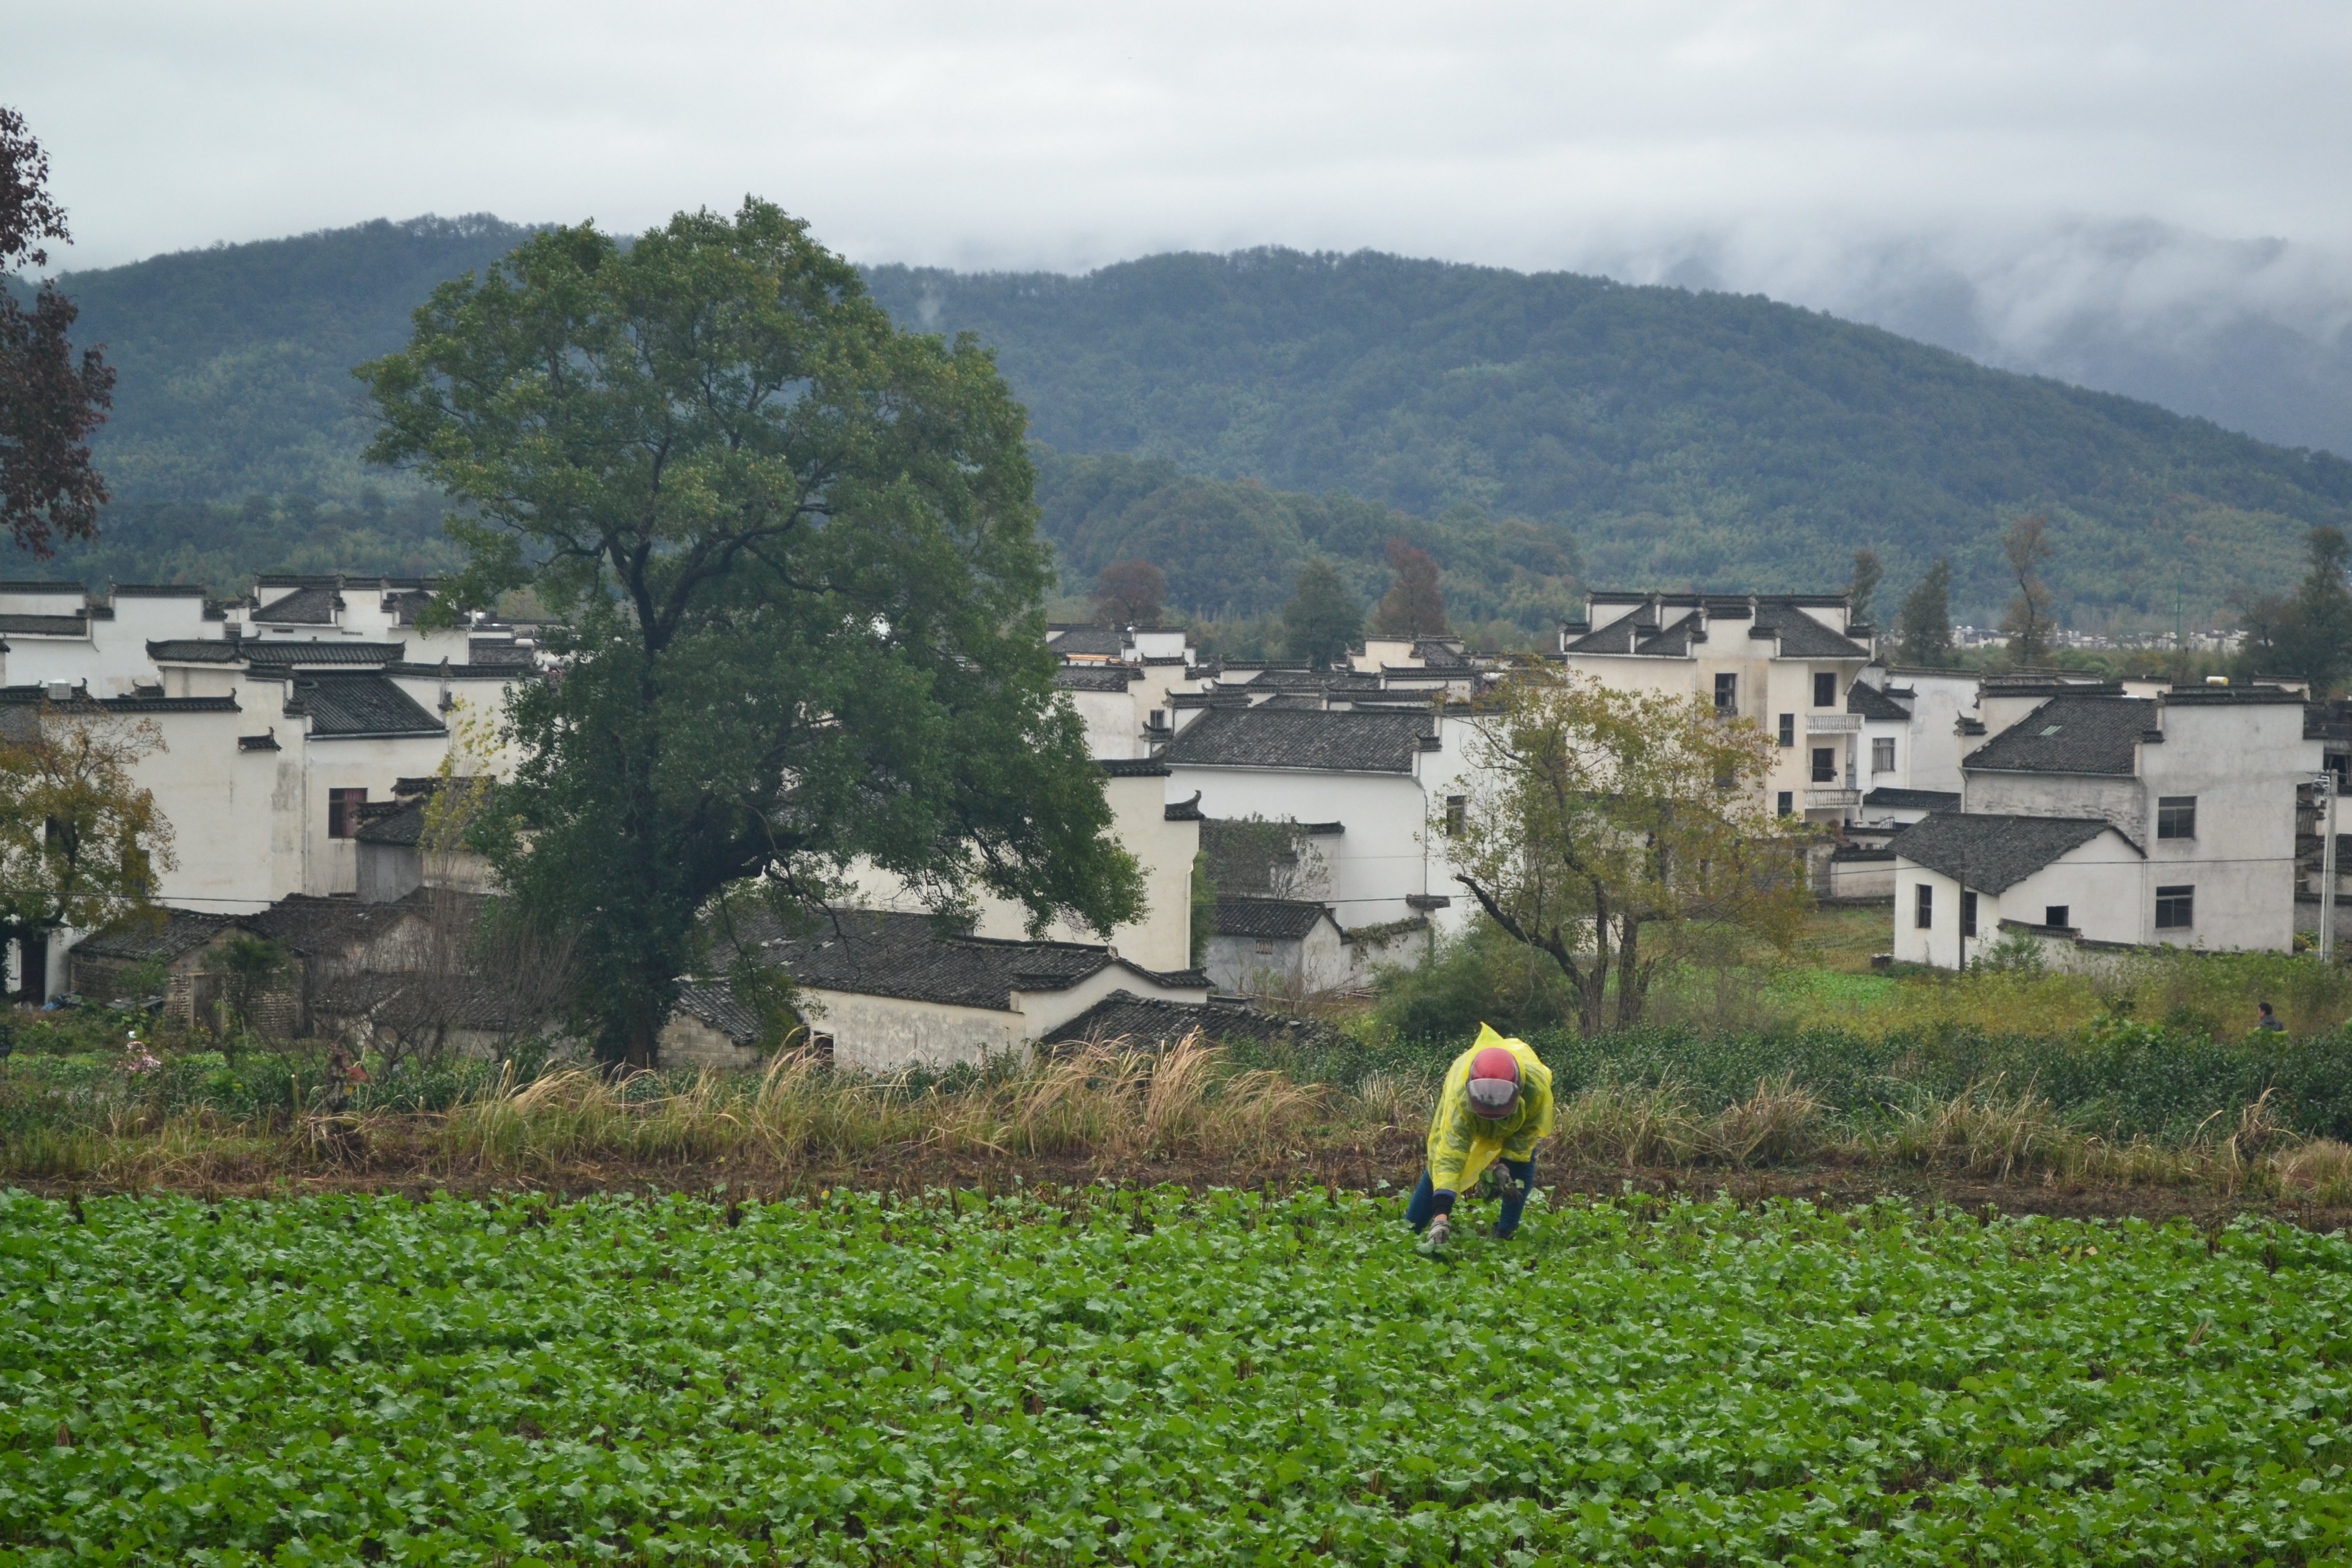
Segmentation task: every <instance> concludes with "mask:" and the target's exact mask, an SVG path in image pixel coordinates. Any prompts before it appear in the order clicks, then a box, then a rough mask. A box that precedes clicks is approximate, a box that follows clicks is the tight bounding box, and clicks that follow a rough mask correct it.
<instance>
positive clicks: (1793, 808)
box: [1773, 789, 1797, 816]
mask: <svg viewBox="0 0 2352 1568" xmlns="http://www.w3.org/2000/svg"><path fill="white" fill-rule="evenodd" d="M1773 807H1774V810H1773V815H1774V816H1796V815H1797V792H1796V791H1795V790H1792V789H1784V790H1782V791H1781V792H1780V798H1779V799H1778V800H1776V801H1774V802H1773Z"/></svg>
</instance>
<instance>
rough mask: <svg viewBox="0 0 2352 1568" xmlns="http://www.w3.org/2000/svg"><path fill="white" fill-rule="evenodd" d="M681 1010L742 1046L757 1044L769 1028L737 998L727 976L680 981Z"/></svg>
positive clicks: (678, 991)
mask: <svg viewBox="0 0 2352 1568" xmlns="http://www.w3.org/2000/svg"><path fill="white" fill-rule="evenodd" d="M677 1010H678V1011H679V1012H681V1013H684V1014H685V1015H687V1016H688V1017H691V1018H699V1019H700V1020H702V1022H704V1023H706V1024H708V1025H709V1026H711V1027H712V1028H714V1029H716V1030H718V1031H719V1033H720V1034H722V1035H725V1036H726V1037H728V1038H729V1039H730V1040H733V1041H734V1042H735V1043H736V1044H737V1045H739V1046H751V1045H757V1044H758V1043H759V1040H760V1037H761V1035H763V1034H765V1033H766V1032H767V1031H766V1030H765V1029H763V1028H762V1027H761V1025H760V1016H759V1015H758V1014H756V1013H754V1012H752V1011H751V1009H750V1008H749V1007H746V1006H744V1005H743V1004H742V1003H740V1002H739V1001H737V1000H736V999H735V991H734V988H733V987H732V986H730V985H729V984H727V982H725V981H724V980H684V981H680V982H679V983H678V987H677Z"/></svg>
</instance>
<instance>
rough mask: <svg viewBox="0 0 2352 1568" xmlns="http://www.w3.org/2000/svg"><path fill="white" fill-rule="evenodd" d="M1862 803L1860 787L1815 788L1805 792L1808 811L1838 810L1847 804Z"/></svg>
mask: <svg viewBox="0 0 2352 1568" xmlns="http://www.w3.org/2000/svg"><path fill="white" fill-rule="evenodd" d="M1861 804H1862V792H1861V791H1860V790H1858V789H1823V788H1814V789H1809V790H1807V791H1806V792H1805V809H1806V810H1807V811H1837V810H1840V809H1842V808H1843V807H1845V806H1849V805H1861Z"/></svg>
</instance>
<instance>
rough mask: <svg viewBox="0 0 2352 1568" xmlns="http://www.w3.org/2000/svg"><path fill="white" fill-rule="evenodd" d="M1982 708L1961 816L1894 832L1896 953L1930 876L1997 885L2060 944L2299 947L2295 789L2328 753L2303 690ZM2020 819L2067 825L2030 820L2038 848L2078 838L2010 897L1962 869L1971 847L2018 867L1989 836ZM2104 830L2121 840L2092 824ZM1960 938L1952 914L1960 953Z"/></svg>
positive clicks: (2004, 866) (2015, 702)
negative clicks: (2311, 726) (2312, 730)
mask: <svg viewBox="0 0 2352 1568" xmlns="http://www.w3.org/2000/svg"><path fill="white" fill-rule="evenodd" d="M1983 707H1984V710H1985V711H1986V714H1987V718H1986V721H1985V722H1986V727H1987V728H1988V729H1994V728H1995V726H1996V725H1998V726H1999V728H1998V729H1997V731H1996V732H1994V733H1993V734H1992V735H1991V736H1990V738H1989V739H1987V740H1986V741H1985V742H1984V743H1983V744H1981V745H1980V746H1979V747H1978V748H1977V749H1976V750H1975V751H1973V752H1969V755H1968V756H1967V758H1966V759H1965V760H1964V762H1963V765H1962V777H1961V810H1960V812H1959V813H1958V814H1952V815H1938V816H1931V817H1929V818H1927V820H1926V821H1925V822H1922V823H1920V824H1918V825H1916V826H1912V827H1909V828H1906V829H1905V830H1904V831H1903V832H1902V833H1900V834H1899V835H1897V836H1896V837H1895V839H1894V840H1893V843H1892V846H1891V847H1892V848H1893V849H1894V851H1895V855H1896V857H1897V859H1896V862H1895V865H1896V880H1897V887H1896V894H1895V897H1896V903H1895V940H1896V952H1897V953H1898V955H1900V954H1901V953H1902V952H1904V951H1906V944H1907V945H1908V946H1910V947H1913V948H1916V947H1917V945H1918V943H1919V942H1920V940H1921V939H1919V938H1918V937H1916V936H1911V937H1906V931H1916V930H1918V929H1919V928H1918V927H1917V926H1916V910H1913V909H1911V908H1910V907H1909V905H1908V903H1906V900H1912V899H1916V897H1917V896H1918V895H1917V892H1916V889H1917V888H1919V887H1927V886H1932V885H1935V884H1933V881H1932V878H1930V877H1929V876H1928V875H1927V874H1928V873H1933V875H1934V876H1936V877H1941V878H1943V879H1945V880H1946V881H1948V882H1950V883H1951V889H1950V891H1951V897H1952V899H1953V900H1958V898H1959V897H1960V896H1961V895H1962V894H1964V893H1968V892H1974V893H1976V894H1978V895H1979V896H1980V897H1981V896H1983V895H1999V898H2000V908H2001V910H2002V913H2001V915H2000V919H2002V920H2004V921H2013V922H2015V923H2016V924H2017V925H2018V926H2020V927H2021V928H2032V930H2033V931H2035V932H2036V933H2038V934H2042V935H2046V936H2049V937H2051V938H2053V939H2074V938H2079V939H2080V940H2083V941H2086V942H2126V943H2131V944H2135V945H2158V944H2161V945H2172V946H2188V947H2203V948H2213V949H2269V950H2274V951H2284V950H2287V949H2290V948H2292V946H2293V944H2294V928H2295V895H2296V891H2297V882H2298V871H2297V854H2298V849H2299V845H2298V840H2297V832H2296V829H2297V795H2298V793H2299V791H2300V789H2301V788H2302V786H2303V785H2304V784H2306V783H2307V781H2308V780H2309V778H2310V776H2311V775H2312V774H2313V773H2315V772H2317V771H2318V769H2319V767H2320V765H2321V762H2322V752H2323V748H2322V743H2321V741H2320V739H2319V738H2318V737H2317V736H2316V735H2315V734H2307V733H2306V719H2305V704H2304V701H2303V700H2302V698H2301V696H2300V694H2299V693H2297V692H2294V691H2292V690H2288V689H2280V688H2268V687H2253V688H2248V687H2190V688H2185V689H2180V690H2177V691H2170V692H2166V693H2164V694H2162V695H2159V696H2156V697H2151V698H2137V697H2126V696H2122V695H2120V694H2117V693H2115V692H2113V691H2110V690H2106V689H2099V690H2094V691H2083V690H2079V689H2078V690H2069V691H2065V692H2063V693H2062V694H2061V695H2056V696H2045V697H2042V698H2041V699H2040V700H2036V701H2034V702H2032V706H2031V707H2026V706H2025V698H2024V696H2023V695H2022V694H2021V693H2019V692H2017V691H2014V690H2011V691H2008V692H2003V693H2000V694H1999V695H1996V694H1994V693H1993V691H1992V690H1991V689H1990V687H1989V688H1988V691H1987V696H1986V700H1985V701H1984V703H1983ZM2012 709H2021V710H2022V711H2011V710H2012ZM2021 822H2032V823H2043V824H2047V823H2064V824H2072V825H2073V826H2071V827H2066V828H2063V829H2062V828H2059V827H2042V828H2036V829H2034V830H2033V831H2034V832H2035V833H2036V834H2037V835H2039V836H2040V837H2036V838H2034V839H2033V840H2032V842H2034V843H2036V844H2040V845H2042V846H2043V847H2045V848H2047V847H2049V844H2050V842H2052V841H2053V837H2064V836H2065V835H2066V834H2070V833H2071V834H2077V835H2082V836H2084V837H2082V839H2081V842H2080V844H2078V845H2074V846H2070V847H2067V848H2065V849H2064V850H2063V851H2053V852H2052V853H2051V854H2050V855H2049V856H2048V857H2047V858H2046V859H2044V860H2043V861H2042V863H2041V864H2038V865H2036V866H2034V867H2033V868H2032V870H2031V872H2030V877H2031V880H2030V882H2028V881H2026V880H2025V879H2024V875H2022V874H2021V876H2020V877H2019V878H2018V879H2016V885H2017V888H2018V890H2017V891H2015V892H2014V893H2012V892H2011V891H2010V890H2009V889H2008V888H2007V887H1993V886H1990V885H1987V884H1985V883H1981V882H1978V881H1974V880H1970V879H1969V878H1970V877H1971V876H1972V875H1974V874H1973V873H1970V872H1969V871H1968V870H1967V869H1966V868H1965V866H1964V865H1963V864H1962V863H1961V860H1960V858H1958V857H1960V856H1963V855H1970V856H1974V857H1975V859H1973V860H1971V861H1970V862H1969V863H1972V864H1973V863H1977V862H1979V861H1981V862H1982V863H1985V864H1990V865H1994V866H1997V867H1999V868H2000V873H1999V874H2003V875H2006V874H2008V873H2009V872H2011V871H2013V870H2015V869H2016V866H2015V864H2014V863H2013V858H2011V857H2006V856H2000V855H1995V854H1994V853H1993V852H1992V851H1991V850H1990V849H1988V848H1985V847H1984V846H1986V845H1987V844H1989V843H1990V842H1992V841H1994V840H1997V839H1999V838H2000V837H2001V836H2002V835H2003V834H2005V833H2011V832H2014V831H2017V830H2016V829H2015V827H2014V825H2015V824H2018V823H2021ZM1980 825H1991V826H1980ZM2002 825H2009V826H2002ZM2102 828H2104V829H2110V830H2112V833H2111V835H2103V834H2101V833H2100V832H2098V831H2095V830H2096V829H2102ZM2109 837H2112V838H2113V840H2114V841H2115V843H2114V844H2110V843H2109V842H2108V838H2109ZM2116 845H2119V846H2120V847H2121V848H2120V849H2118V848H2117V847H2116ZM1939 846H1941V847H1939ZM2126 851H2127V852H2128V853H2127V854H2126V853H2125V852H2126ZM1934 897H1935V894H1934V893H1932V892H1931V893H1930V894H1929V898H1930V900H1931V901H1932V900H1933V898H1934ZM2019 911H2022V912H2019ZM2053 911H2054V913H2053ZM2062 917H2063V918H2062ZM1987 919H1990V917H1987ZM1979 923H1980V924H1981V922H1979ZM1959 940H1960V939H1959V935H1958V926H1957V925H1956V926H1955V927H1954V936H1953V938H1952V943H1953V945H1952V946H1951V947H1950V948H1949V950H1948V951H1949V955H1950V956H1951V957H1952V958H1953V960H1954V961H1955V962H1956V961H1957V958H1958V953H1959V948H1958V945H1957V944H1958V941H1959ZM1945 951H1946V950H1944V949H1941V948H1939V949H1937V952H1939V953H1942V952H1945ZM1921 962H1936V963H1943V962H1945V959H1944V957H1942V956H1938V957H1937V958H1935V959H1932V960H1929V959H1923V960H1921Z"/></svg>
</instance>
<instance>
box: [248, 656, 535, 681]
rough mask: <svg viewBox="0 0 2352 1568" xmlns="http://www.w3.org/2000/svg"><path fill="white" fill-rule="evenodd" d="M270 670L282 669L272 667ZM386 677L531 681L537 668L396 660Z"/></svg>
mask: <svg viewBox="0 0 2352 1568" xmlns="http://www.w3.org/2000/svg"><path fill="white" fill-rule="evenodd" d="M268 668H272V669H275V668H282V667H280V666H277V665H271V666H268ZM383 672H384V673H385V674H386V675H403V676H406V677H407V678H408V679H412V680H499V681H506V680H530V679H537V678H538V675H539V669H538V668H537V667H536V666H530V667H525V666H523V665H520V664H418V663H415V662H412V661H409V660H406V659H396V660H394V662H392V663H390V664H387V665H385V666H384V667H383Z"/></svg>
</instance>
